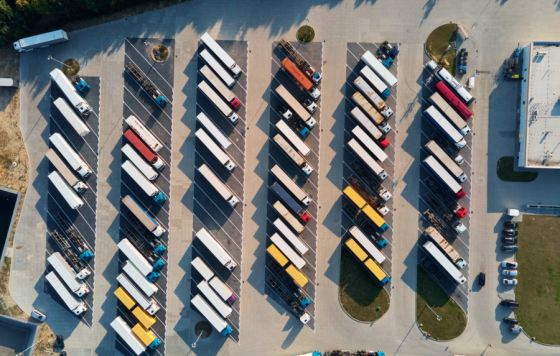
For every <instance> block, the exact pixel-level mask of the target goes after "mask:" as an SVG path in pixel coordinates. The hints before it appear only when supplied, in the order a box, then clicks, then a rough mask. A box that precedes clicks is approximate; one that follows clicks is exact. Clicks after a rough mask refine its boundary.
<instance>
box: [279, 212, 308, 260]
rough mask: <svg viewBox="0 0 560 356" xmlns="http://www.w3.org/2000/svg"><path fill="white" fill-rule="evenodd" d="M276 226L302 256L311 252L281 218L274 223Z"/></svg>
mask: <svg viewBox="0 0 560 356" xmlns="http://www.w3.org/2000/svg"><path fill="white" fill-rule="evenodd" d="M274 226H276V228H277V229H278V231H280V232H281V233H282V235H284V236H285V237H286V239H288V241H290V243H291V244H292V245H293V246H294V247H295V248H296V249H297V250H298V251H299V252H300V253H301V254H302V255H305V253H306V252H307V251H309V248H308V247H307V246H306V245H305V244H304V243H303V242H302V241H301V239H300V238H299V237H298V236H297V235H296V234H294V233H293V232H292V230H290V228H289V227H288V226H287V225H286V224H285V223H284V222H283V221H282V220H281V219H280V218H278V219H276V220H275V221H274Z"/></svg>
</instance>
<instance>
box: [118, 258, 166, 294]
mask: <svg viewBox="0 0 560 356" xmlns="http://www.w3.org/2000/svg"><path fill="white" fill-rule="evenodd" d="M122 269H123V271H124V272H125V273H126V275H127V276H128V277H129V278H130V279H132V281H133V282H134V283H136V285H137V286H138V287H140V289H141V290H142V292H144V294H146V296H148V297H151V296H152V295H154V294H156V293H157V291H158V288H157V287H156V285H155V284H154V283H152V282H150V281H149V280H147V279H146V277H144V275H143V274H142V272H140V270H138V268H136V266H135V265H134V264H132V262H130V261H126V262H125V263H123V265H122Z"/></svg>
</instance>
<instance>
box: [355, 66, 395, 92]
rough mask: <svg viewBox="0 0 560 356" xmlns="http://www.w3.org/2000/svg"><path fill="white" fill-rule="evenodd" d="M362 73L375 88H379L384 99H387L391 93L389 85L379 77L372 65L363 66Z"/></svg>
mask: <svg viewBox="0 0 560 356" xmlns="http://www.w3.org/2000/svg"><path fill="white" fill-rule="evenodd" d="M360 74H361V76H362V77H364V78H365V79H366V80H367V81H368V82H369V83H370V84H371V85H372V86H373V88H375V90H377V92H378V93H379V95H380V96H381V98H382V99H383V100H387V98H388V97H389V96H390V95H391V91H390V90H389V88H388V87H387V84H385V83H384V82H383V81H382V80H381V79H379V77H378V76H377V74H375V73H374V72H373V71H372V70H371V68H370V67H368V66H365V67H363V68H362V70H361V71H360Z"/></svg>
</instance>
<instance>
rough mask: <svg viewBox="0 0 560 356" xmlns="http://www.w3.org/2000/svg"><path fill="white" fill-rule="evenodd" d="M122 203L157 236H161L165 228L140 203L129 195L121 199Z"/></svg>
mask: <svg viewBox="0 0 560 356" xmlns="http://www.w3.org/2000/svg"><path fill="white" fill-rule="evenodd" d="M122 202H123V204H124V205H125V206H126V207H127V208H128V210H130V212H131V213H132V214H133V215H134V216H136V218H137V219H138V220H140V222H141V223H142V224H143V225H144V226H145V227H146V229H148V231H150V232H151V233H152V234H154V235H155V236H157V237H161V236H162V235H163V234H165V232H166V231H167V230H165V228H164V227H163V226H161V225H160V224H159V223H158V222H157V221H156V219H154V218H152V217H151V216H150V214H149V213H148V212H147V211H146V209H144V208H142V206H141V205H140V204H138V202H137V201H136V200H134V198H133V197H131V196H130V195H127V196H125V197H124V198H123V199H122Z"/></svg>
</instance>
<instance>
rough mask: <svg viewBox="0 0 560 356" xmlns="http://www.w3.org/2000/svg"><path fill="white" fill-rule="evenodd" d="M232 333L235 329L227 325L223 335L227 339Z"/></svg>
mask: <svg viewBox="0 0 560 356" xmlns="http://www.w3.org/2000/svg"><path fill="white" fill-rule="evenodd" d="M232 332H233V329H232V328H231V326H229V325H227V324H226V328H225V329H224V330H222V332H221V334H222V335H224V336H226V337H227V336H229V334H231V333H232Z"/></svg>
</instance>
